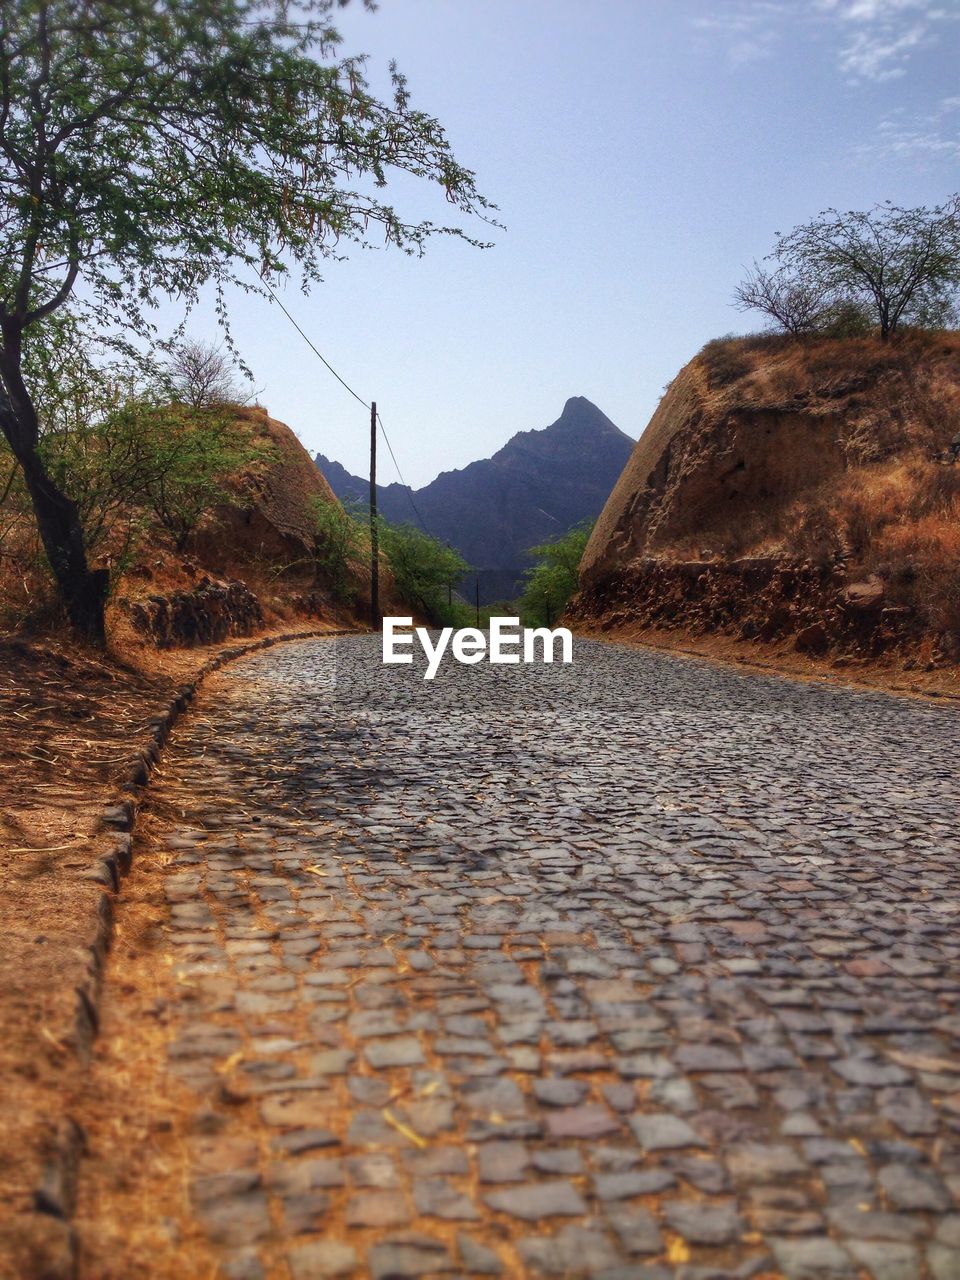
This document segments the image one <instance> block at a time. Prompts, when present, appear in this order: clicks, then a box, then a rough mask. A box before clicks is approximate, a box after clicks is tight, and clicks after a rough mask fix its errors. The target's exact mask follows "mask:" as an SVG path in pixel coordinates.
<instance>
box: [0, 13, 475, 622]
mask: <svg viewBox="0 0 960 1280" xmlns="http://www.w3.org/2000/svg"><path fill="white" fill-rule="evenodd" d="M333 7H334V0H84V3H83V4H78V3H77V2H76V0H16V2H15V3H12V4H11V3H5V4H3V5H0V428H2V430H3V434H4V436H5V437H6V439H7V441H8V443H9V445H10V448H11V450H12V451H13V453H14V455H15V457H16V458H17V461H18V462H19V464H20V466H21V468H22V472H23V479H24V482H25V484H26V487H27V489H28V491H29V494H30V498H31V501H32V505H33V510H34V513H35V516H36V521H37V525H38V529H39V532H40V536H41V538H42V541H43V545H44V548H45V551H46V554H47V557H48V559H49V561H50V565H51V568H52V570H53V573H54V575H55V578H56V581H57V583H58V586H59V590H60V593H61V596H62V598H63V601H64V604H65V606H66V609H67V613H68V616H69V617H70V619H71V621H72V622H73V623H74V625H75V626H76V627H77V628H78V629H79V630H81V631H82V632H83V633H85V634H86V635H88V636H90V637H92V638H93V639H95V640H100V641H102V639H103V634H104V629H103V607H104V597H105V592H106V578H105V575H103V574H102V573H100V572H97V571H91V569H90V568H89V566H88V562H87V552H86V547H85V543H84V537H83V528H82V522H81V518H80V512H79V509H78V506H77V502H76V500H75V498H74V496H73V495H72V493H71V492H70V477H68V476H66V475H64V476H62V477H60V478H59V479H56V478H54V477H53V476H52V475H51V474H50V473H49V471H48V469H47V466H46V465H45V461H44V457H43V453H42V450H41V449H40V447H39V437H40V421H39V417H38V410H37V404H36V402H35V400H34V398H33V396H32V395H31V393H30V389H29V386H28V384H27V381H26V379H25V377H24V358H25V348H28V347H29V346H30V345H31V344H35V343H36V342H37V341H38V327H39V326H41V324H42V322H43V321H44V320H46V319H47V318H48V317H50V316H52V315H53V314H55V313H56V312H57V310H58V309H59V308H61V307H63V306H64V305H65V304H66V303H67V302H68V300H69V299H71V297H72V296H74V295H75V290H76V291H77V294H76V296H78V297H79V298H80V299H81V304H82V305H83V306H84V307H85V308H86V310H87V312H88V314H89V316H90V319H91V321H92V322H93V324H95V326H96V327H97V329H98V331H100V332H104V333H106V332H113V333H116V332H117V331H118V330H120V329H126V330H127V331H129V332H131V333H132V334H133V335H134V336H137V335H140V336H141V337H149V336H150V335H151V334H152V330H151V326H150V323H149V318H148V317H149V312H150V308H151V307H152V306H153V305H154V304H155V302H156V301H157V300H158V299H159V298H160V297H161V296H163V295H176V296H177V297H178V298H180V299H181V300H183V301H184V302H185V303H186V304H187V305H189V304H191V303H192V302H194V301H195V300H196V298H197V296H198V292H199V290H200V289H201V287H202V286H204V285H205V284H208V283H211V282H212V283H213V285H214V286H215V288H216V290H217V297H218V299H219V309H220V313H221V318H222V319H223V320H224V323H226V316H225V311H224V306H225V304H224V301H223V297H224V294H223V290H224V287H225V286H227V285H229V284H235V285H238V286H239V287H241V288H244V289H247V290H251V289H255V290H260V291H262V290H263V289H265V287H266V286H265V285H264V284H263V283H261V282H262V281H266V280H270V279H274V280H275V279H277V278H278V277H279V276H281V275H283V274H284V272H285V271H286V270H287V267H286V264H287V263H293V264H296V265H297V266H298V267H299V269H300V270H301V271H302V274H303V282H304V286H305V287H309V285H310V284H311V283H312V282H315V281H317V280H318V279H319V270H320V266H321V264H322V262H323V260H324V259H326V258H329V257H332V256H336V255H337V254H338V253H339V252H341V251H342V247H343V245H344V244H349V243H350V242H353V243H358V244H367V243H370V242H372V239H373V238H374V237H375V236H377V235H380V236H382V238H383V240H384V241H385V242H386V243H387V244H392V245H395V246H398V247H399V248H400V249H402V250H403V251H405V252H407V253H418V252H420V251H422V249H423V247H424V245H425V243H426V241H427V239H428V238H429V237H430V236H431V235H432V234H434V233H436V232H446V233H448V234H454V235H463V234H464V233H463V231H462V230H461V229H460V228H458V227H449V226H437V225H435V224H434V223H432V222H430V221H418V222H410V221H406V220H405V219H404V218H403V217H401V215H400V214H399V213H398V212H397V211H396V210H395V209H394V208H393V207H392V206H391V205H390V204H388V203H385V202H384V201H383V200H382V199H381V198H380V192H381V191H382V189H383V188H384V186H385V185H386V184H387V180H388V177H389V176H390V175H391V173H392V172H395V171H401V172H405V173H408V174H412V175H413V176H415V177H417V178H421V179H424V180H425V181H427V182H428V183H432V184H435V185H436V186H438V187H439V188H440V190H442V191H443V193H444V195H445V196H446V198H447V200H448V201H449V202H450V204H451V205H452V206H453V208H454V209H455V210H456V211H458V212H459V213H466V214H471V213H474V214H476V213H479V214H480V215H481V216H482V215H483V212H484V210H485V209H487V208H489V206H488V205H487V204H486V202H485V201H484V199H483V197H482V196H481V195H480V194H479V193H478V191H477V189H476V186H475V182H474V176H473V174H472V173H471V172H470V171H469V170H467V169H464V168H463V167H462V166H461V165H460V164H459V163H458V162H457V161H456V160H455V158H454V156H453V154H452V152H451V150H450V147H449V144H448V142H447V140H446V137H445V136H444V133H443V130H442V128H441V126H440V124H439V123H438V122H437V121H436V120H435V119H433V118H432V117H430V116H429V115H426V114H424V113H423V112H421V111H418V110H415V109H414V108H413V107H412V106H411V105H410V101H409V96H408V92H407V87H406V84H405V81H404V79H403V77H402V76H401V75H400V74H399V72H397V70H396V68H392V75H393V92H392V97H391V98H390V99H389V100H388V101H385V102H384V101H380V100H379V99H378V98H377V97H376V96H374V95H373V94H372V93H371V91H370V89H369V87H368V84H367V82H366V80H365V78H364V69H363V62H362V60H361V59H357V58H341V57H339V55H338V43H339V36H338V34H337V32H336V31H335V29H334V28H333V27H332V26H331V25H330V21H329V14H330V12H331V10H332V9H333ZM473 243H477V242H476V241H473ZM80 285H82V286H83V287H82V289H79V290H78V286H80Z"/></svg>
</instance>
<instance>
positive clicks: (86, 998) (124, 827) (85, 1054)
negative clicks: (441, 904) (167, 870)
mask: <svg viewBox="0 0 960 1280" xmlns="http://www.w3.org/2000/svg"><path fill="white" fill-rule="evenodd" d="M358 634H362V632H359V631H357V630H351V629H348V628H340V629H338V630H335V631H326V630H322V629H320V628H315V629H314V630H311V631H296V632H285V633H284V634H282V635H275V636H265V637H263V638H262V639H260V640H252V641H250V642H249V643H248V644H242V645H237V646H236V647H235V648H231V649H225V650H223V651H221V652H220V653H218V654H217V655H216V656H215V657H213V658H210V659H209V660H208V661H207V662H205V663H204V664H203V666H201V667H200V669H199V670H198V671H197V674H196V675H195V676H194V677H193V679H192V680H190V681H188V682H187V683H186V684H183V685H181V686H180V688H179V689H178V690H177V692H176V693H175V694H174V695H173V697H172V698H171V699H170V701H169V703H168V704H167V707H166V710H164V711H162V712H161V713H160V714H159V715H157V716H154V717H153V719H152V720H151V721H150V725H151V728H150V731H149V733H148V735H147V739H146V742H145V744H144V745H143V746H141V747H140V748H139V749H138V750H137V751H135V752H134V754H133V755H132V756H131V757H130V759H129V760H128V761H127V762H126V764H125V765H123V766H122V767H121V769H120V777H119V788H120V794H119V795H118V796H117V798H116V799H115V800H114V801H112V802H111V803H110V804H108V805H106V806H105V807H104V809H103V813H102V814H101V819H100V821H101V827H102V830H103V840H104V852H103V853H102V854H101V855H100V856H99V857H98V858H97V860H96V862H95V863H94V865H93V866H92V867H91V868H90V870H88V871H84V872H82V873H81V876H80V878H81V879H84V880H92V881H94V882H95V883H97V884H99V885H101V886H102V892H101V893H99V894H97V895H96V897H95V898H94V899H93V900H92V907H91V920H90V932H89V936H90V939H91V940H90V942H89V943H88V944H87V948H86V957H85V962H84V973H83V976H82V978H81V981H80V982H79V983H78V984H77V987H76V993H77V1003H76V1008H75V1010H74V1017H73V1026H72V1028H71V1031H70V1034H69V1035H68V1036H66V1037H65V1043H66V1044H67V1045H68V1046H69V1048H70V1049H71V1051H72V1052H73V1053H74V1055H75V1056H76V1058H77V1059H78V1060H79V1062H80V1065H81V1066H82V1067H85V1066H86V1065H87V1064H88V1063H89V1061H90V1058H91V1055H92V1050H93V1042H94V1040H95V1039H96V1035H97V1032H98V1030H99V1025H100V997H101V993H102V987H103V970H104V965H105V963H106V958H107V953H108V952H109V950H110V944H111V941H112V938H113V923H114V900H115V897H116V895H117V894H119V892H120V885H121V882H122V880H123V878H124V876H126V874H127V873H128V872H129V870H130V867H131V865H132V862H133V833H134V829H135V827H136V822H137V814H138V811H139V807H140V792H141V790H142V789H143V788H144V787H146V786H147V785H148V784H149V782H150V776H151V774H152V772H153V769H154V766H155V765H156V763H157V761H158V759H159V758H160V753H161V750H162V748H163V746H164V744H165V743H166V741H167V739H168V737H169V736H170V733H171V730H172V729H173V727H174V725H175V724H176V722H177V720H178V719H179V718H180V716H181V714H182V713H183V712H184V711H185V710H186V709H187V708H188V707H189V706H190V704H191V702H192V701H193V699H194V697H195V696H196V694H197V691H198V690H199V688H200V686H201V685H202V683H203V681H204V680H205V679H206V678H207V676H208V675H210V674H211V673H212V672H214V671H217V670H219V668H220V667H222V666H225V665H226V664H227V663H228V662H232V661H234V660H235V659H236V658H242V657H245V656H246V655H247V654H250V653H255V652H256V651H257V650H259V649H269V648H272V647H273V645H275V644H282V643H289V642H292V641H294V640H313V639H318V638H321V637H326V636H330V637H334V636H347V635H358ZM84 1143H85V1136H84V1132H83V1129H82V1128H81V1126H80V1125H79V1124H78V1123H77V1121H76V1120H75V1119H74V1118H73V1117H72V1116H70V1115H65V1116H63V1117H62V1118H61V1120H60V1121H59V1123H58V1125H57V1129H56V1133H55V1136H54V1138H53V1142H52V1144H51V1153H50V1155H49V1157H48V1159H47V1162H46V1164H45V1165H44V1168H43V1172H42V1175H41V1178H40V1181H39V1183H38V1185H37V1187H36V1188H35V1190H34V1194H33V1201H34V1214H33V1216H34V1217H36V1218H37V1219H38V1226H42V1225H43V1223H44V1222H45V1221H46V1222H48V1223H49V1225H50V1227H51V1234H52V1237H53V1239H54V1240H55V1241H56V1244H57V1248H56V1249H55V1250H54V1251H53V1254H55V1257H54V1256H51V1259H50V1262H49V1263H47V1264H46V1265H45V1266H44V1269H43V1270H42V1271H41V1272H38V1273H37V1280H75V1277H76V1275H77V1270H76V1267H77V1241H76V1237H75V1235H74V1232H73V1230H72V1228H71V1227H70V1218H71V1217H72V1216H73V1211H74V1208H75V1205H76V1198H77V1179H78V1175H79V1168H80V1157H81V1155H82V1153H83V1149H84ZM64 1232H66V1247H65V1248H64ZM25 1280H26V1278H25Z"/></svg>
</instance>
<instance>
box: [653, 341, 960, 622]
mask: <svg viewBox="0 0 960 1280" xmlns="http://www.w3.org/2000/svg"><path fill="white" fill-rule="evenodd" d="M701 361H702V366H703V370H704V376H705V378H706V385H705V387H704V397H705V399H704V403H705V405H706V408H707V413H708V415H709V418H710V419H712V420H714V421H716V422H724V421H728V420H729V419H730V418H731V416H732V415H733V416H735V415H737V414H743V413H748V414H761V413H766V414H768V415H769V414H781V415H790V414H799V415H802V416H806V417H807V419H808V420H809V419H810V418H821V417H824V416H826V417H827V418H828V419H829V420H830V421H831V422H835V423H836V432H837V442H838V444H839V446H840V449H841V451H842V459H843V461H844V462H845V465H842V467H841V469H840V470H839V471H838V472H836V473H835V474H830V475H828V476H827V477H826V478H825V479H824V480H823V482H822V483H819V484H817V485H814V486H812V487H809V488H807V489H805V490H802V491H800V492H793V493H788V494H785V495H783V494H778V493H777V492H776V491H771V494H770V496H769V498H768V499H767V500H765V501H764V502H762V503H756V504H754V505H753V506H750V507H744V506H743V505H740V506H739V507H738V509H737V510H736V512H735V513H730V512H727V511H726V510H724V507H723V504H721V503H717V504H716V505H715V507H714V508H713V510H711V512H710V513H709V518H708V519H707V520H706V521H705V531H704V533H703V535H702V536H703V542H704V543H705V544H707V545H708V547H709V549H710V550H712V551H714V552H715V553H717V554H720V555H722V556H723V557H724V558H726V559H732V558H736V557H739V556H757V555H786V556H791V557H796V556H799V557H801V558H804V559H809V560H811V561H812V562H813V563H815V564H822V565H826V564H831V563H837V562H843V563H845V564H846V567H847V570H848V572H849V573H850V574H851V575H853V576H857V575H860V574H864V575H865V574H869V573H877V574H879V575H880V576H881V577H882V578H883V579H884V580H885V582H886V584H887V594H888V598H889V599H890V601H891V602H892V603H896V604H900V605H905V606H909V607H911V608H913V609H916V610H917V612H918V614H919V616H920V618H921V619H922V620H923V621H924V622H925V623H926V625H927V626H928V627H929V628H930V629H931V630H932V631H934V632H942V633H947V634H948V635H952V636H954V637H957V638H958V639H960V464H958V465H947V464H946V463H945V462H944V461H943V453H944V450H945V449H946V447H947V445H948V444H949V442H950V440H951V439H952V438H953V437H954V436H955V435H956V434H957V433H958V432H960V333H953V332H950V333H928V334H922V333H912V334H905V335H903V337H901V338H900V339H899V340H898V341H894V342H888V343H885V342H881V341H880V340H879V339H877V338H863V339H855V340H854V339H811V340H808V341H799V342H798V341H790V340H786V339H783V338H772V337H760V338H751V339H719V340H717V341H715V342H712V343H709V344H708V345H707V347H706V348H704V350H703V352H702V353H701ZM797 447H798V448H799V447H800V444H799V441H798V446H797ZM702 549H703V548H702V546H701V545H695V544H694V541H692V540H691V539H690V538H689V536H688V537H686V538H685V539H683V541H682V544H681V542H680V541H679V540H678V542H677V545H676V546H675V547H674V548H673V549H672V550H673V553H674V554H676V555H678V556H694V557H695V556H696V555H698V554H700V552H701V551H702Z"/></svg>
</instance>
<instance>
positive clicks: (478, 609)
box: [477, 573, 480, 631]
mask: <svg viewBox="0 0 960 1280" xmlns="http://www.w3.org/2000/svg"><path fill="white" fill-rule="evenodd" d="M477 630H478V631H479V630H480V575H479V573H478V574H477Z"/></svg>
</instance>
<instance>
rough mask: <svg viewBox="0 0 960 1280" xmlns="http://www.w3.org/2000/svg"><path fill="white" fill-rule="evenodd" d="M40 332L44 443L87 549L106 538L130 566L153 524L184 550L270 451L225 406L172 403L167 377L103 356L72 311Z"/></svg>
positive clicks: (36, 349) (36, 377) (30, 382)
mask: <svg viewBox="0 0 960 1280" xmlns="http://www.w3.org/2000/svg"><path fill="white" fill-rule="evenodd" d="M40 331H41V332H42V335H43V342H42V343H34V344H32V345H31V347H30V348H29V352H28V356H27V359H26V360H25V362H24V377H25V381H26V383H27V386H28V387H29V389H30V391H31V395H32V397H33V401H34V404H35V405H36V407H37V417H38V443H37V449H38V452H39V454H40V457H41V460H42V462H43V465H44V468H45V470H46V473H47V475H48V476H49V477H50V479H51V480H52V482H53V483H54V484H55V485H57V486H58V487H59V488H61V489H63V490H66V489H67V488H68V487H69V490H70V493H71V495H72V499H73V501H74V502H75V503H76V508H77V517H78V520H79V523H80V526H81V529H82V531H83V537H84V545H85V547H86V549H87V550H88V551H93V550H99V549H100V548H101V547H102V546H104V545H105V544H106V545H107V546H108V547H109V550H110V553H111V557H112V559H113V561H114V565H115V567H117V568H119V567H122V564H123V561H124V557H125V555H126V553H127V552H128V551H129V550H130V549H131V548H132V546H133V543H134V541H135V539H136V537H137V535H138V534H139V533H140V532H142V531H143V530H144V528H145V527H146V525H147V524H148V523H150V522H151V521H152V522H153V523H155V524H156V525H158V526H159V527H160V528H161V529H163V530H165V531H166V532H167V533H168V534H169V535H170V536H171V538H172V540H173V542H174V545H175V547H176V548H177V550H183V548H184V546H185V545H186V542H187V539H188V538H189V536H190V534H191V533H192V532H193V530H194V529H195V528H196V526H197V524H198V523H199V521H200V520H201V519H202V517H203V516H204V515H206V514H207V513H208V512H209V511H210V510H211V509H212V508H213V507H215V506H217V505H221V504H225V503H230V502H233V501H235V498H234V496H233V494H232V493H231V491H230V489H229V488H228V487H227V486H226V483H225V482H226V480H227V478H228V477H229V476H230V475H231V474H233V473H234V472H236V471H238V470H239V469H240V468H241V467H244V466H247V465H249V464H251V463H253V462H255V461H257V460H258V459H261V458H263V457H264V456H265V453H264V450H263V449H262V448H257V447H255V446H254V444H253V442H252V440H251V436H250V431H249V428H248V427H247V426H246V425H245V424H244V423H242V422H240V421H238V420H237V419H236V417H235V415H234V414H233V413H232V412H231V411H230V410H229V408H227V407H226V406H224V407H223V408H220V409H212V408H208V409H193V408H190V407H188V406H187V405H184V404H179V403H178V404H170V403H169V400H168V399H167V397H168V395H169V386H168V385H167V379H166V377H165V376H163V375H162V374H159V373H158V372H157V371H156V370H155V369H154V368H153V367H152V366H151V365H150V364H149V362H147V361H146V360H142V359H141V360H138V361H136V362H135V363H131V362H129V361H125V362H121V361H116V360H115V361H113V362H112V363H105V362H104V361H103V360H102V359H100V358H98V357H101V356H102V355H103V352H102V351H100V350H98V348H97V347H96V346H95V345H92V344H91V343H90V342H89V341H87V340H86V337H85V334H84V332H83V327H82V325H81V324H80V323H79V321H78V319H77V317H76V315H75V314H74V313H73V312H72V311H71V310H70V309H69V308H67V307H64V308H62V309H60V310H59V311H57V312H56V313H55V314H54V315H52V316H50V317H49V318H48V319H47V320H45V321H44V322H43V324H42V326H40Z"/></svg>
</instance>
